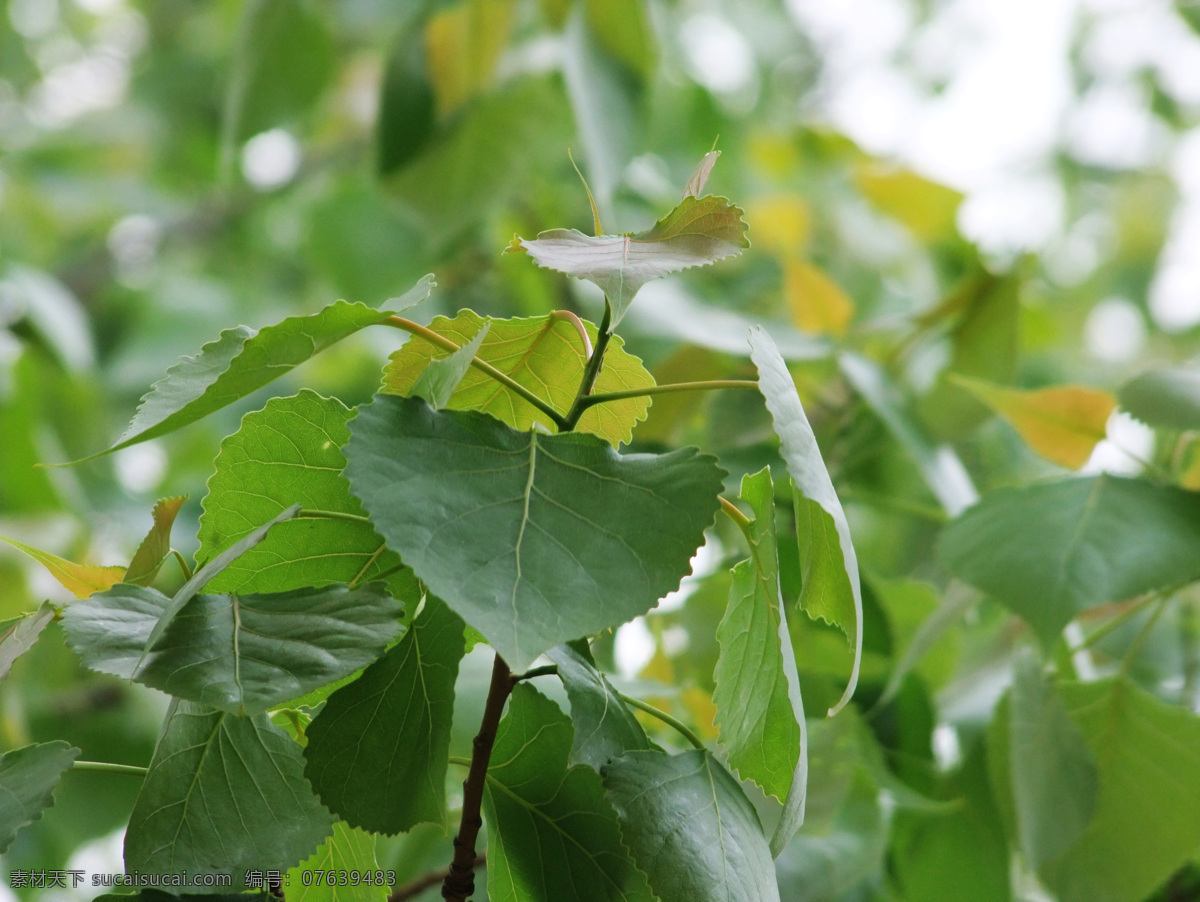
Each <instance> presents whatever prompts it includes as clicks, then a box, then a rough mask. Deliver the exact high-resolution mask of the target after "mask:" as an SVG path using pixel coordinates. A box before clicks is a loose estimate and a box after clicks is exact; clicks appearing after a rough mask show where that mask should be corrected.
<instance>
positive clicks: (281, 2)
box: [225, 0, 337, 143]
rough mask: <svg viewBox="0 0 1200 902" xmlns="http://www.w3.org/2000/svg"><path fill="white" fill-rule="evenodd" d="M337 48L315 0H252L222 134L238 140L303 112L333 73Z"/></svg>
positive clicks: (240, 38) (231, 139)
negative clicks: (309, 0)
mask: <svg viewBox="0 0 1200 902" xmlns="http://www.w3.org/2000/svg"><path fill="white" fill-rule="evenodd" d="M336 54H337V48H336V46H335V44H334V40H333V35H332V33H331V30H330V28H329V25H328V24H327V22H326V19H325V16H324V15H323V14H322V13H321V11H320V8H319V7H318V6H317V5H316V4H315V3H312V2H308V0H251V2H250V3H249V4H248V5H247V7H246V13H245V18H244V19H243V21H242V24H241V34H240V35H239V41H238V47H237V54H236V56H235V58H234V64H233V78H232V80H231V82H230V86H229V94H228V96H227V98H226V110H225V115H226V130H227V131H226V134H227V140H229V141H232V142H234V143H236V142H239V141H242V140H244V139H245V138H248V137H250V136H251V135H255V134H257V133H259V132H261V131H265V130H266V129H269V128H271V127H273V126H276V125H284V124H286V123H287V122H288V121H289V120H291V119H293V118H295V117H297V116H299V115H300V114H302V113H303V112H305V111H306V110H307V109H308V108H309V107H310V106H311V105H312V104H313V102H314V101H315V100H316V99H317V98H318V97H319V96H320V95H321V93H322V92H323V91H324V90H325V87H326V85H328V84H329V81H330V79H331V78H332V77H333V73H334V70H335V66H336V62H337V55H336Z"/></svg>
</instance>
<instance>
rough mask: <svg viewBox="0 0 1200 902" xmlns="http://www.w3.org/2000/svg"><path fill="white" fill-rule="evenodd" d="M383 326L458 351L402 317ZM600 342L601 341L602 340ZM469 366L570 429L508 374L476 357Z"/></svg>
mask: <svg viewBox="0 0 1200 902" xmlns="http://www.w3.org/2000/svg"><path fill="white" fill-rule="evenodd" d="M384 324H385V325H388V326H392V327H394V328H396V329H403V330H404V331H405V332H408V333H409V334H411V335H419V336H421V338H423V339H425V340H426V341H427V342H429V343H430V344H435V345H437V346H438V347H439V348H444V349H445V350H447V351H451V352H454V351H457V350H459V349H460V346H459V345H457V344H455V343H454V342H453V341H451V340H450V339H449V338H446V337H445V336H444V335H439V334H438V333H437V332H434V331H433V330H432V329H428V328H426V327H425V326H422V325H421V324H420V323H414V322H413V321H412V320H410V319H405V318H404V317H402V316H389V317H388V318H387V319H386V320H384ZM601 340H603V338H602V339H601ZM471 366H473V367H475V368H476V369H477V370H481V371H482V372H484V373H486V374H487V375H489V376H491V377H492V378H493V379H495V380H496V381H497V382H499V383H500V384H501V385H503V386H504V387H505V388H507V389H508V390H509V391H511V392H514V393H515V394H517V395H520V396H521V397H522V398H524V399H525V400H526V401H528V402H529V403H530V404H532V405H533V406H534V407H536V408H537V409H538V410H540V411H541V412H542V413H544V414H545V415H546V416H548V417H549V418H550V419H551V421H552V422H553V423H554V425H555V426H556V427H557V428H558V431H559V432H566V431H568V430H569V429H570V426H569V425H568V422H567V419H568V418H567V417H564V416H563V415H562V414H561V413H559V412H558V411H557V410H555V409H554V408H553V407H551V406H550V405H549V404H547V403H546V402H545V401H543V400H542V399H541V398H539V397H538V396H537V395H535V394H534V393H533V392H531V391H530V390H529V389H527V388H526V387H525V386H524V385H522V384H521V383H520V382H517V381H516V380H515V379H513V378H512V377H511V376H509V375H508V374H506V373H502V372H500V370H498V369H496V368H495V367H494V366H492V365H491V364H490V363H488V362H487V361H486V360H481V359H479V358H478V357H473V358H472V359H471Z"/></svg>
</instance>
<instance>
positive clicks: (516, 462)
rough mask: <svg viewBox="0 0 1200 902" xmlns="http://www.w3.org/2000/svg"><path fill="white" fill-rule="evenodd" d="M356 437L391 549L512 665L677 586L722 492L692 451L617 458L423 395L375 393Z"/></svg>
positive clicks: (710, 464) (354, 471)
mask: <svg viewBox="0 0 1200 902" xmlns="http://www.w3.org/2000/svg"><path fill="white" fill-rule="evenodd" d="M350 431H351V439H350V443H349V444H348V445H347V447H346V458H347V461H348V463H347V465H346V475H347V476H348V477H349V479H350V486H351V489H352V490H353V491H354V493H355V494H356V495H357V496H358V497H359V498H361V499H362V501H363V504H364V505H365V506H366V508H367V509H368V510H369V511H370V513H371V519H372V521H373V522H374V523H375V526H376V528H378V529H379V531H380V532H381V533H382V534H383V536H384V537H385V538H386V539H387V542H388V546H389V547H391V548H393V549H395V550H396V551H397V552H399V554H400V555H401V556H402V557H403V558H404V561H405V563H407V564H408V565H409V566H410V567H412V568H413V570H414V571H415V572H416V574H417V575H418V576H419V577H420V578H421V580H422V581H423V582H424V583H425V584H426V585H427V586H428V587H429V589H430V591H431V592H433V594H434V595H436V596H438V597H439V598H441V599H443V600H444V601H445V602H446V603H447V604H448V605H450V607H451V608H452V609H453V610H454V611H455V612H456V613H458V614H459V615H460V616H461V617H462V618H463V619H464V620H465V621H466V622H467V623H468V624H469V625H470V626H473V627H474V628H475V629H477V630H479V631H480V632H481V633H483V635H484V636H486V637H487V640H488V642H489V643H491V645H492V646H493V647H494V648H495V649H496V651H498V652H499V653H500V654H501V655H502V656H503V657H504V659H505V660H506V661H507V662H508V664H509V666H510V667H512V668H513V670H516V671H520V670H523V669H525V668H527V667H528V666H529V665H530V663H531V662H532V661H533V659H534V658H536V657H537V656H538V655H540V654H541V653H542V652H544V651H546V650H547V649H549V648H551V647H553V646H555V645H560V644H561V643H563V642H565V641H568V640H570V639H574V638H577V637H579V636H584V635H589V634H591V633H595V632H598V631H600V630H603V629H608V628H610V627H614V626H617V625H618V624H621V623H624V622H626V621H627V620H630V619H632V618H633V617H636V616H637V615H638V614H644V613H645V612H646V611H647V610H649V609H650V608H651V607H653V606H654V605H655V604H656V603H657V602H658V599H659V598H661V597H662V596H663V595H665V594H667V593H668V592H670V591H672V590H674V589H675V588H677V587H678V585H679V581H680V579H682V578H683V576H684V575H686V574H687V573H688V572H689V570H690V561H691V558H692V555H693V554H695V551H696V549H697V548H698V547H699V546H700V544H701V542H702V541H703V537H704V530H705V529H706V528H707V527H708V526H709V525H710V524H711V523H712V521H713V516H714V514H715V513H716V508H717V493H718V492H719V491H720V488H721V480H722V470H721V469H720V467H718V466H717V463H716V460H715V459H714V458H712V457H709V456H707V455H703V454H700V453H699V452H697V451H696V450H695V449H682V450H679V451H675V452H672V453H670V454H664V455H650V454H630V455H621V454H618V453H617V452H616V451H614V450H613V449H612V447H610V446H609V445H608V444H606V443H605V442H603V441H601V440H600V439H598V438H595V437H594V436H590V435H580V434H577V433H570V434H565V435H542V434H539V433H537V432H517V431H515V430H513V429H510V428H508V427H507V426H505V425H504V424H503V423H500V422H499V421H497V420H494V419H492V418H491V417H489V416H487V415H485V414H480V413H473V412H458V411H435V410H433V409H432V408H430V407H429V405H428V404H426V403H425V402H424V401H422V400H420V399H419V398H399V397H395V396H392V395H378V396H376V399H375V402H374V403H372V404H369V405H367V406H365V407H363V408H361V409H360V411H359V415H358V417H357V418H356V419H355V420H354V421H353V422H352V423H351V425H350Z"/></svg>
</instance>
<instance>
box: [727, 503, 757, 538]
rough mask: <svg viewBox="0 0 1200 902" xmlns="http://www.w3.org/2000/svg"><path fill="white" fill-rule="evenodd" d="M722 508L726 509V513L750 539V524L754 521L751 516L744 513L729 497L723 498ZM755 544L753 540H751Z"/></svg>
mask: <svg viewBox="0 0 1200 902" xmlns="http://www.w3.org/2000/svg"><path fill="white" fill-rule="evenodd" d="M721 510H723V511H725V513H726V515H727V516H728V517H729V519H730V520H732V521H733V522H734V523H736V524H737V526H738V529H740V530H741V531H742V534H743V535H744V536H745V537H746V539H747V541H750V524H751V523H752V522H753V521H752V520H751V519H750V518H749V517H747V516H746V515H745V514H743V513H742V511H741V509H740V508H739V507H738V506H737V505H736V504H734V503H733V502H732V501H730V500H729V499H728V498H724V497H722V498H721ZM751 544H753V542H751Z"/></svg>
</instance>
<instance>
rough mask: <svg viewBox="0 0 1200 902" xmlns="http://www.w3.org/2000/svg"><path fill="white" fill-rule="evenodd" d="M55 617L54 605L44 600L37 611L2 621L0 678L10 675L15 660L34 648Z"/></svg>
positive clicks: (0, 629) (0, 625) (0, 630)
mask: <svg viewBox="0 0 1200 902" xmlns="http://www.w3.org/2000/svg"><path fill="white" fill-rule="evenodd" d="M53 619H54V606H53V605H51V604H50V602H48V601H43V602H42V604H41V606H40V607H39V608H38V609H37V610H36V611H33V612H31V613H28V614H22V615H21V616H20V617H14V618H12V619H11V620H5V621H4V622H3V623H0V680H2V679H4V678H5V677H6V676H8V672H9V670H11V669H12V665H13V661H15V660H16V659H17V658H19V657H20V656H21V655H23V654H25V652H27V651H29V649H31V648H33V643H34V642H36V641H37V639H38V636H40V635H41V634H42V630H44V629H45V628H46V627H47V626H48V625H49V623H50V621H51V620H53Z"/></svg>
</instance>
